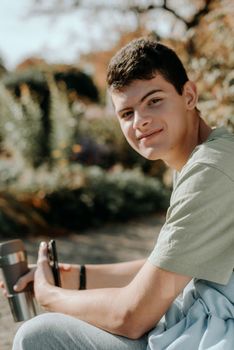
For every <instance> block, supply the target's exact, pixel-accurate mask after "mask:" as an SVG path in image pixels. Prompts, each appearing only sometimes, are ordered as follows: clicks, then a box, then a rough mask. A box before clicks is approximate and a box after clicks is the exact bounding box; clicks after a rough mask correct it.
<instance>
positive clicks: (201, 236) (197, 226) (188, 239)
mask: <svg viewBox="0 0 234 350" xmlns="http://www.w3.org/2000/svg"><path fill="white" fill-rule="evenodd" d="M149 261H150V262H151V263H152V264H153V265H155V266H159V267H161V268H163V269H165V270H169V271H173V272H177V273H179V274H184V275H188V276H191V277H194V278H201V279H205V280H209V281H213V282H216V283H220V284H226V283H227V282H228V280H229V278H230V276H231V274H232V272H233V268H234V135H233V134H230V133H228V132H227V130H226V129H225V128H217V129H214V130H213V131H212V132H211V134H210V135H209V137H208V139H207V140H206V141H205V142H204V143H203V144H201V145H199V146H197V147H196V148H195V149H194V151H193V152H192V154H191V156H190V158H189V160H188V162H187V163H186V164H185V166H184V167H183V168H182V170H181V171H180V172H179V173H177V176H176V179H175V183H174V189H173V192H172V196H171V201H170V207H169V209H168V212H167V216H166V222H165V224H164V226H163V227H162V229H161V232H160V234H159V237H158V240H157V242H156V245H155V247H154V249H153V251H152V253H151V255H150V256H149Z"/></svg>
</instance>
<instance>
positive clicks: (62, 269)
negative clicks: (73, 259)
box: [59, 263, 71, 271]
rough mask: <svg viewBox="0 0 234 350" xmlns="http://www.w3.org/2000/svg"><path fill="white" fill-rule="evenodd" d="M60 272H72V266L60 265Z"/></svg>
mask: <svg viewBox="0 0 234 350" xmlns="http://www.w3.org/2000/svg"><path fill="white" fill-rule="evenodd" d="M59 270H61V271H70V270H71V264H64V263H62V264H61V263H59Z"/></svg>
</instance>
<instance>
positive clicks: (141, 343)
mask: <svg viewBox="0 0 234 350" xmlns="http://www.w3.org/2000/svg"><path fill="white" fill-rule="evenodd" d="M107 80H108V86H109V92H110V95H111V98H112V101H113V105H114V108H115V111H116V115H117V118H118V120H119V122H120V126H121V129H122V131H123V133H124V135H125V137H126V139H127V141H128V142H129V144H130V145H131V146H132V147H133V148H134V149H135V150H136V151H137V152H139V153H140V154H141V155H142V156H143V157H145V158H147V159H149V160H157V159H162V160H163V161H164V162H165V163H166V164H167V165H168V166H169V167H171V168H172V169H174V170H175V177H174V189H173V193H172V196H171V203H170V207H169V209H168V213H167V217H166V222H165V225H164V226H163V228H162V230H161V232H160V236H159V239H158V241H157V242H156V245H155V247H154V248H153V247H152V253H151V254H150V256H149V258H148V259H146V260H144V261H133V262H127V263H121V264H110V265H87V266H86V273H87V275H86V281H87V284H86V290H78V289H79V285H78V282H77V281H78V275H79V266H76V265H71V266H70V267H68V268H66V266H61V273H62V286H63V288H58V287H55V286H54V285H53V278H52V275H51V270H50V267H49V265H48V259H47V248H46V244H45V243H42V244H41V246H40V249H39V257H38V264H37V268H36V270H35V269H34V270H32V271H31V272H30V273H29V274H28V275H26V276H24V277H23V278H21V279H20V280H19V283H18V287H17V288H16V290H18V291H20V290H21V289H22V288H23V287H24V286H25V284H26V283H27V282H28V281H29V280H32V279H34V289H35V296H36V298H37V300H38V302H39V303H40V304H41V305H42V306H43V307H44V308H45V309H46V310H48V311H52V313H47V314H43V315H40V316H37V317H35V318H34V319H32V320H30V321H27V322H26V323H25V324H24V325H23V326H22V327H21V328H20V329H19V331H18V332H17V334H16V337H15V340H14V346H13V349H14V350H16V349H17V350H20V349H24V350H25V349H32V348H33V349H35V350H36V349H42V348H46V349H69V350H70V349H102V350H104V349H134V350H138V349H146V348H147V349H151V350H153V349H157V350H158V349H167V348H168V349H169V348H170V349H178V350H181V349H190V350H197V349H208V348H211V347H212V349H225V350H228V349H232V347H233V344H234V320H233V318H234V307H233V302H234V277H233V276H232V271H233V266H234V258H233V257H234V235H233V227H234V217H233V212H234V161H233V160H234V158H233V153H234V137H233V135H231V134H229V133H228V132H227V131H226V130H225V129H224V128H220V129H215V130H212V129H211V128H210V127H209V126H208V125H207V124H206V123H205V122H204V120H202V119H201V117H200V113H199V111H198V110H197V108H196V104H197V91H196V86H195V84H194V83H193V82H191V81H189V80H188V77H187V74H186V72H185V70H184V67H183V65H182V63H181V61H180V60H179V58H178V57H177V56H176V54H175V53H174V52H173V51H172V50H171V49H169V48H167V47H166V46H164V45H161V44H159V43H157V42H155V41H153V40H149V39H144V38H141V39H137V40H134V41H133V42H131V43H129V44H128V45H127V46H126V47H124V48H123V49H122V50H120V52H118V53H117V54H116V56H115V57H114V58H113V59H112V60H111V62H110V65H109V68H108V77H107ZM34 272H35V275H34ZM190 281H191V282H190ZM189 282H190V283H189ZM186 286H187V287H186ZM185 287H186V288H185ZM182 292H184V298H183V300H181V299H180V298H177V297H178V296H179V294H180V293H182ZM54 312H56V313H54ZM65 314H66V315H65ZM164 315H166V316H165V318H164V320H162V318H163V316H164ZM160 320H161V321H160ZM149 332H150V333H149Z"/></svg>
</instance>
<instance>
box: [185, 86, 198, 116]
mask: <svg viewBox="0 0 234 350" xmlns="http://www.w3.org/2000/svg"><path fill="white" fill-rule="evenodd" d="M183 95H184V97H185V103H186V107H187V109H188V110H192V109H194V108H195V107H196V105H197V100H198V95H197V87H196V85H195V83H193V82H192V81H190V80H188V81H186V83H185V84H184V88H183Z"/></svg>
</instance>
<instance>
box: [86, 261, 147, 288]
mask: <svg viewBox="0 0 234 350" xmlns="http://www.w3.org/2000/svg"><path fill="white" fill-rule="evenodd" d="M145 261H146V260H145V259H141V260H135V261H129V262H123V263H115V264H100V265H91V264H90V265H89V264H88V265H85V266H86V281H87V285H86V287H87V289H96V288H112V287H124V286H126V285H127V284H128V283H130V281H131V280H132V279H133V278H134V277H135V276H136V274H137V273H138V272H139V270H140V269H141V268H142V266H143V265H144V263H145Z"/></svg>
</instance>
